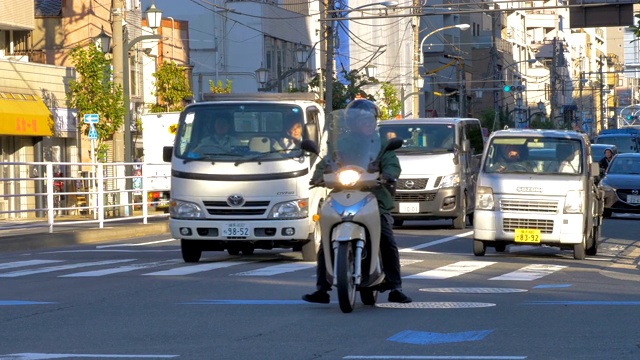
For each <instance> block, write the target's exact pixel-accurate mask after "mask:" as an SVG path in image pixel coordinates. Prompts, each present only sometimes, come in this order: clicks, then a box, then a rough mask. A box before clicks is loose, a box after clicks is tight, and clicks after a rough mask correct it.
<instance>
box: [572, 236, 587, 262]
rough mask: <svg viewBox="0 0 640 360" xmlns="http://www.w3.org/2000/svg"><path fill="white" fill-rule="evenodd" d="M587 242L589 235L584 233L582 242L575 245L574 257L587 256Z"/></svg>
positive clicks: (579, 258) (577, 258) (582, 258)
mask: <svg viewBox="0 0 640 360" xmlns="http://www.w3.org/2000/svg"><path fill="white" fill-rule="evenodd" d="M586 242H587V236H586V235H584V236H583V237H582V242H581V243H580V244H575V245H573V258H574V259H576V260H584V259H585V258H586V257H587V252H586Z"/></svg>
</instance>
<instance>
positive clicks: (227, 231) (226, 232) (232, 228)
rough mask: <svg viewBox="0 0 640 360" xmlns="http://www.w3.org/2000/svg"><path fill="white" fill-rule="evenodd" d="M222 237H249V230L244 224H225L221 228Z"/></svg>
mask: <svg viewBox="0 0 640 360" xmlns="http://www.w3.org/2000/svg"><path fill="white" fill-rule="evenodd" d="M222 236H249V228H248V227H247V226H246V224H244V223H227V224H224V226H223V227H222Z"/></svg>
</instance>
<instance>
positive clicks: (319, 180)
mask: <svg viewBox="0 0 640 360" xmlns="http://www.w3.org/2000/svg"><path fill="white" fill-rule="evenodd" d="M320 184H322V178H317V179H311V180H309V185H311V186H318V185H320Z"/></svg>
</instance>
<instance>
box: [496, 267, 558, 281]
mask: <svg viewBox="0 0 640 360" xmlns="http://www.w3.org/2000/svg"><path fill="white" fill-rule="evenodd" d="M564 268H566V266H562V265H546V264H532V265H529V266H525V267H523V268H522V269H519V270H516V271H512V272H510V273H507V274H504V275H500V276H496V277H493V278H491V279H489V280H509V281H532V280H536V279H539V278H541V277H544V276H547V275H550V274H553V273H554V272H556V271H559V270H562V269H564Z"/></svg>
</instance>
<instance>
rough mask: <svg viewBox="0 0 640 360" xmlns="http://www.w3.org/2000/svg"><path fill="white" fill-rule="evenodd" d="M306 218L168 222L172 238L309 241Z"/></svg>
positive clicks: (308, 226) (171, 220)
mask: <svg viewBox="0 0 640 360" xmlns="http://www.w3.org/2000/svg"><path fill="white" fill-rule="evenodd" d="M309 222H310V220H309V219H306V218H305V219H294V220H273V219H271V220H226V221H223V220H212V219H200V220H183V219H174V218H170V219H169V229H170V230H171V236H172V237H173V238H175V239H188V240H222V241H225V242H257V241H263V240H266V241H286V242H292V243H295V242H302V241H306V240H308V239H309V236H310V232H311V230H310V229H312V227H311V226H310V223H309Z"/></svg>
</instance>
